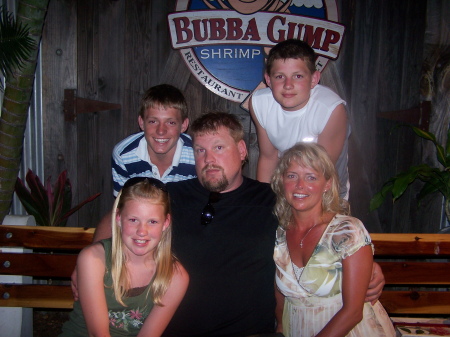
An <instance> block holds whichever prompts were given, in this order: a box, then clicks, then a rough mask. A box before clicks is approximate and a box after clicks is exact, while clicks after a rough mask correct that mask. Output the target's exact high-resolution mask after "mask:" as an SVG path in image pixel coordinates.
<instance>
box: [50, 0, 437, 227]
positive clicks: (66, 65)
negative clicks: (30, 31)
mask: <svg viewBox="0 0 450 337" xmlns="http://www.w3.org/2000/svg"><path fill="white" fill-rule="evenodd" d="M436 1H437V0H436ZM175 2H176V1H175V0H152V1H144V0H133V1H125V0H118V1H112V0H96V1H87V0H84V1H75V0H53V1H51V2H50V8H49V11H48V15H47V22H46V26H45V31H44V36H43V42H42V56H43V61H42V67H43V74H44V82H43V88H44V97H43V106H44V115H45V118H44V121H43V123H44V132H45V142H44V153H45V175H46V176H48V175H52V176H53V177H56V176H57V174H59V172H60V171H61V170H62V169H66V168H67V169H68V170H69V177H70V178H71V180H72V182H73V185H74V186H73V187H74V203H75V202H76V201H79V200H83V199H84V198H86V197H87V196H89V195H91V194H93V193H95V192H102V193H103V195H102V196H101V197H100V198H98V199H97V200H96V201H94V202H92V203H91V204H89V205H87V206H85V208H84V209H82V210H81V211H80V212H79V213H78V214H77V215H75V216H72V218H71V219H70V220H69V225H71V226H95V225H96V224H97V223H98V221H99V219H100V218H101V216H102V215H103V214H105V213H106V212H107V211H108V210H109V209H110V207H111V205H112V200H113V198H112V184H111V170H110V156H111V151H112V148H113V146H114V145H115V144H116V143H117V142H118V141H119V140H121V139H122V138H124V137H125V136H127V135H129V134H131V133H134V132H136V131H138V126H137V122H136V121H137V109H138V106H139V99H140V97H141V95H142V93H143V92H144V91H145V90H146V89H147V88H149V87H150V86H153V85H156V84H159V83H170V84H173V85H175V86H177V87H179V88H180V89H181V90H182V91H183V92H184V94H185V96H186V98H187V100H188V103H189V108H190V113H189V114H190V118H191V120H192V119H194V118H195V117H196V116H198V115H199V114H200V113H202V112H204V111H211V110H225V111H229V112H231V113H234V114H238V115H239V117H240V118H241V120H242V121H243V123H244V125H245V128H246V130H249V132H248V135H247V140H248V144H249V146H250V165H247V168H246V172H245V173H246V174H247V175H248V176H251V177H252V176H254V172H255V160H256V157H257V146H256V136H255V134H254V131H253V130H252V129H251V123H250V118H249V116H248V113H247V112H246V111H244V110H242V109H241V108H240V107H239V104H237V103H234V102H230V101H227V100H225V99H223V98H221V97H219V96H217V95H215V94H213V93H212V92H211V91H209V90H207V89H206V88H205V87H204V86H203V85H201V84H200V83H199V82H198V81H197V80H196V79H195V78H194V77H193V76H191V75H190V72H189V70H188V68H187V67H186V65H185V64H184V62H183V61H182V59H181V57H180V55H179V53H178V51H174V50H172V49H171V46H170V40H169V32H168V25H167V14H168V13H169V12H172V11H174V9H175ZM338 8H339V9H340V16H341V22H342V23H344V24H345V25H346V27H347V31H346V35H345V37H344V45H343V50H342V53H341V55H340V57H339V59H338V60H337V61H335V62H330V63H331V64H330V63H329V65H328V66H327V68H326V69H325V71H324V73H323V82H324V84H326V85H330V86H331V87H334V89H335V90H337V91H338V92H339V93H340V94H341V95H343V96H344V97H345V99H346V100H347V102H348V110H349V113H350V116H351V123H352V128H353V136H352V139H351V144H350V145H351V147H350V169H351V171H350V173H351V184H352V187H351V196H350V201H351V203H352V211H353V214H354V215H355V216H357V217H359V218H361V219H362V220H363V221H364V222H365V223H366V226H367V227H368V228H369V230H370V231H373V232H379V231H385V232H408V231H410V232H422V231H434V229H435V225H434V221H435V219H434V218H435V217H436V216H434V215H435V214H436V212H435V208H434V207H431V206H430V207H431V208H430V210H429V212H431V214H433V217H432V216H429V214H427V216H426V217H425V216H424V217H420V216H419V215H418V212H416V210H415V204H414V206H413V201H412V196H411V195H408V196H407V197H406V198H405V201H404V202H405V204H406V205H402V206H401V207H398V206H397V205H396V207H395V208H393V207H392V206H391V205H389V203H387V204H386V205H384V206H383V207H382V208H381V209H380V211H378V212H373V213H369V212H368V202H369V200H370V197H371V196H372V195H373V194H374V193H375V192H376V191H377V190H378V189H379V188H380V187H381V183H382V182H383V181H385V180H386V179H387V178H388V177H390V176H392V175H393V174H394V173H396V172H397V170H399V169H401V168H404V167H407V166H408V165H409V164H410V163H412V162H414V161H415V160H417V159H418V157H420V155H421V153H418V152H417V151H416V148H417V145H416V144H415V143H416V141H415V140H414V138H413V137H411V135H410V134H408V133H407V132H406V130H404V131H403V130H402V131H399V132H398V131H394V132H393V133H392V134H390V130H391V128H392V127H393V126H394V125H395V123H393V122H389V121H383V120H379V119H377V118H376V117H375V116H376V113H377V112H378V111H386V110H399V109H405V108H409V107H411V106H413V105H416V104H418V102H419V86H418V81H419V78H420V68H421V63H422V59H423V55H422V54H423V53H422V50H423V39H424V31H425V22H426V9H427V2H426V1H422V0H421V1H408V0H399V1H395V2H388V1H376V0H371V1H356V0H354V1H342V0H339V1H338ZM337 78H339V79H341V80H342V83H341V84H335V82H336V81H335V80H336V79H337ZM67 88H69V89H77V93H78V95H79V96H80V97H84V98H90V99H96V100H100V101H105V102H110V103H118V104H121V106H122V108H121V109H120V110H115V111H102V112H97V113H90V114H84V115H80V116H78V118H77V120H76V122H66V121H64V118H63V111H62V104H63V92H64V89H67ZM408 151H409V152H411V151H412V152H413V153H414V155H411V154H409V153H408ZM405 153H406V155H405Z"/></svg>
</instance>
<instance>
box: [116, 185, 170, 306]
mask: <svg viewBox="0 0 450 337" xmlns="http://www.w3.org/2000/svg"><path fill="white" fill-rule="evenodd" d="M131 180H136V181H137V182H136V183H134V184H128V182H131ZM130 200H139V201H141V202H146V203H148V204H149V205H162V206H163V207H164V215H165V216H168V215H169V214H170V199H169V194H168V193H167V190H166V189H165V185H164V184H163V183H162V182H161V181H159V180H156V179H154V178H140V177H139V178H131V179H130V180H128V181H127V183H125V185H124V187H123V188H122V189H121V191H120V192H119V194H118V195H117V198H116V201H115V202H114V207H113V212H112V254H111V260H112V267H111V276H112V280H113V290H114V295H115V297H116V300H117V301H118V302H119V303H120V304H122V305H125V304H124V303H123V298H124V297H125V296H126V294H127V291H128V290H130V288H131V285H130V284H131V282H130V275H129V273H128V269H127V264H126V262H127V257H126V255H125V244H124V243H123V241H122V235H121V227H120V226H119V224H118V223H117V220H116V215H117V214H118V213H119V214H120V213H121V212H122V210H123V208H124V206H125V204H126V203H127V202H128V201H130ZM171 241H172V223H170V224H169V226H168V227H167V228H166V229H165V230H164V231H163V232H162V235H161V240H160V241H159V243H158V245H157V246H156V249H155V250H154V252H153V258H154V260H155V264H156V271H155V275H154V276H153V279H152V284H151V286H150V288H149V293H150V294H151V295H152V298H153V303H155V304H157V305H162V303H161V298H162V296H163V295H164V294H165V292H166V291H167V288H168V285H169V283H170V280H171V279H172V275H173V271H174V266H175V262H176V259H175V257H174V256H173V255H172V251H171ZM147 295H148V294H147Z"/></svg>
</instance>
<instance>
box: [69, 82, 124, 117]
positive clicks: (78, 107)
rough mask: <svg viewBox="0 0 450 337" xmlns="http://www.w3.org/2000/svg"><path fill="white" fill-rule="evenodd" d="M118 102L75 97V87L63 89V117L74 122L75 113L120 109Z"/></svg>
mask: <svg viewBox="0 0 450 337" xmlns="http://www.w3.org/2000/svg"><path fill="white" fill-rule="evenodd" d="M121 108H122V106H121V105H120V104H115V103H107V102H100V101H96V100H93V99H87V98H81V97H77V91H76V89H64V119H65V120H66V121H67V122H74V121H76V119H77V114H80V113H87V112H98V111H106V110H117V109H121Z"/></svg>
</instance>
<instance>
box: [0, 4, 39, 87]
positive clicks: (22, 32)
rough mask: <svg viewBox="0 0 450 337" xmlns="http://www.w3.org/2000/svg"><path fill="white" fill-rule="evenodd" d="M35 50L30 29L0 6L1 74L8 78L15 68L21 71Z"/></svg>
mask: <svg viewBox="0 0 450 337" xmlns="http://www.w3.org/2000/svg"><path fill="white" fill-rule="evenodd" d="M33 48H36V44H35V43H34V41H33V39H32V38H31V37H30V36H29V29H28V27H26V26H24V25H22V24H21V23H18V22H17V21H16V20H14V16H13V15H12V13H10V12H8V11H7V10H6V7H5V6H0V71H1V74H2V75H3V76H4V77H6V76H7V74H8V73H12V70H13V69H14V68H19V69H20V68H21V67H22V66H23V63H24V60H26V59H27V58H28V57H29V56H30V53H31V50H32V49H33ZM2 89H3V88H2Z"/></svg>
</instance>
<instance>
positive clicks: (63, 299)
mask: <svg viewBox="0 0 450 337" xmlns="http://www.w3.org/2000/svg"><path fill="white" fill-rule="evenodd" d="M5 294H8V295H5ZM8 296H9V298H8V299H5V297H8ZM0 306H1V307H24V308H58V309H72V308H73V296H72V290H71V288H70V286H54V285H39V284H33V285H20V284H11V285H8V284H0Z"/></svg>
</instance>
